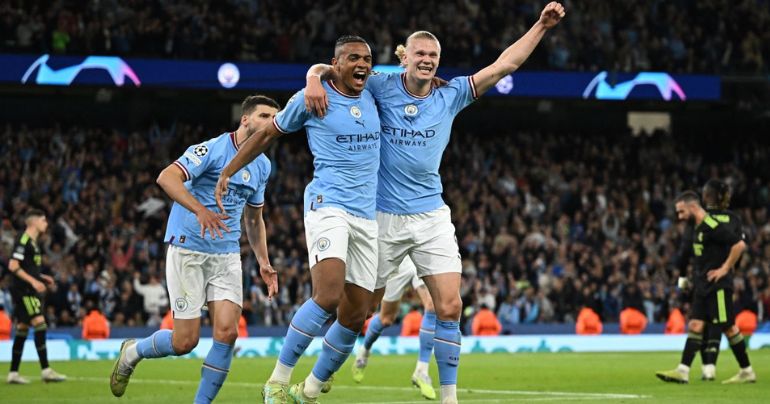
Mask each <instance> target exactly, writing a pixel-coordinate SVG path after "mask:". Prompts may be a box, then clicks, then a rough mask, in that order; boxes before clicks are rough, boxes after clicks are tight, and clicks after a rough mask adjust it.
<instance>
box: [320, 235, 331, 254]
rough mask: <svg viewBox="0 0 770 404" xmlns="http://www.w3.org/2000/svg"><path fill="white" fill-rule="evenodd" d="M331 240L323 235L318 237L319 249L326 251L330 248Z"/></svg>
mask: <svg viewBox="0 0 770 404" xmlns="http://www.w3.org/2000/svg"><path fill="white" fill-rule="evenodd" d="M330 244H331V242H330V241H329V239H328V238H326V237H321V238H319V239H318V251H326V250H327V249H329V245H330Z"/></svg>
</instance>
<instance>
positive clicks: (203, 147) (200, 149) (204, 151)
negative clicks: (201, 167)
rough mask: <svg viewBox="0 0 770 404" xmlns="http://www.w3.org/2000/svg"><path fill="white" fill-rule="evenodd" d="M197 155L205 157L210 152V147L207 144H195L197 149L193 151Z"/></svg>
mask: <svg viewBox="0 0 770 404" xmlns="http://www.w3.org/2000/svg"><path fill="white" fill-rule="evenodd" d="M193 152H194V153H195V155H196V156H198V157H203V156H205V155H206V154H207V153H208V152H209V148H208V147H206V145H205V144H199V145H197V146H195V150H194V151H193Z"/></svg>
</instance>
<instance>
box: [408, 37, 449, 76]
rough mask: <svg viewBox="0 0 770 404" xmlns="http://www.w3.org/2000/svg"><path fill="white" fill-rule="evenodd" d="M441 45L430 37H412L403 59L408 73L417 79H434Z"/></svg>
mask: <svg viewBox="0 0 770 404" xmlns="http://www.w3.org/2000/svg"><path fill="white" fill-rule="evenodd" d="M440 58H441V46H440V45H439V43H438V42H437V41H435V40H433V39H430V38H412V39H410V40H409V41H408V43H407V44H406V53H405V54H404V57H403V59H402V61H401V63H402V64H403V65H405V66H406V74H407V76H408V77H410V78H414V79H417V80H432V79H433V77H434V76H436V70H437V69H438V63H439V59H440Z"/></svg>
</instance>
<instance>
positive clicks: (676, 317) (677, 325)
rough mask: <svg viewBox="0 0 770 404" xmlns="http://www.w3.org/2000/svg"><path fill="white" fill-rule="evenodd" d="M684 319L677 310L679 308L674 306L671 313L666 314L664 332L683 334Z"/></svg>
mask: <svg viewBox="0 0 770 404" xmlns="http://www.w3.org/2000/svg"><path fill="white" fill-rule="evenodd" d="M684 326H685V319H684V314H682V312H681V311H680V310H679V308H675V309H674V310H671V313H670V314H669V315H668V321H666V331H665V333H666V334H684V329H685V327H684Z"/></svg>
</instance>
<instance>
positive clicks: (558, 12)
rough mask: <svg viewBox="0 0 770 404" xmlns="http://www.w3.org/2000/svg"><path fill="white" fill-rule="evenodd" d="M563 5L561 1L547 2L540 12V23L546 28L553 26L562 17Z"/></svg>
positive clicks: (563, 13)
mask: <svg viewBox="0 0 770 404" xmlns="http://www.w3.org/2000/svg"><path fill="white" fill-rule="evenodd" d="M564 15H565V12H564V6H562V5H561V3H557V2H555V1H552V2H550V3H548V4H547V5H546V6H545V8H544V9H543V12H542V13H541V14H540V23H542V24H543V26H545V27H546V28H553V27H554V26H555V25H556V24H558V23H559V21H561V19H562V18H564Z"/></svg>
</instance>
